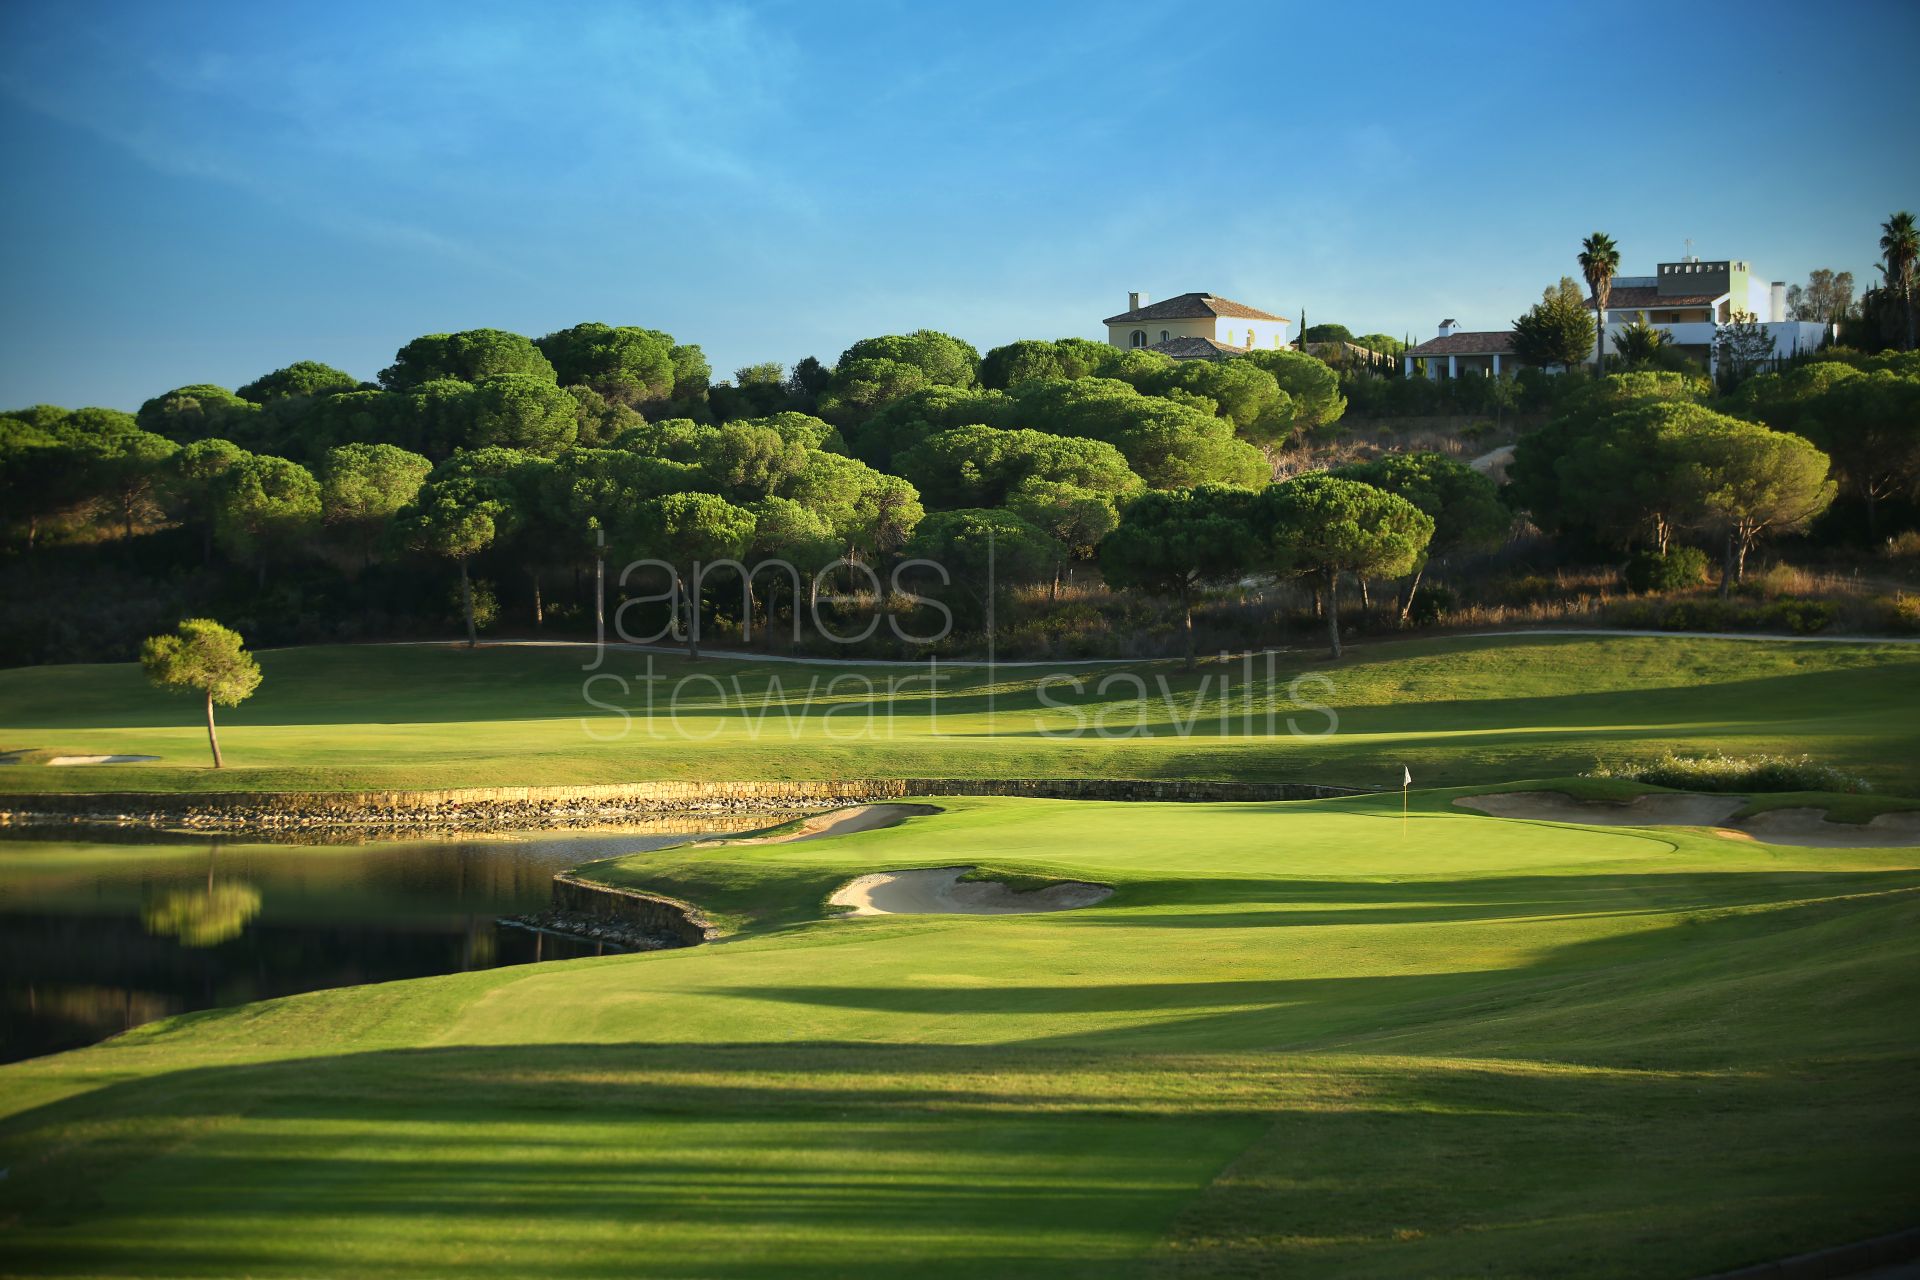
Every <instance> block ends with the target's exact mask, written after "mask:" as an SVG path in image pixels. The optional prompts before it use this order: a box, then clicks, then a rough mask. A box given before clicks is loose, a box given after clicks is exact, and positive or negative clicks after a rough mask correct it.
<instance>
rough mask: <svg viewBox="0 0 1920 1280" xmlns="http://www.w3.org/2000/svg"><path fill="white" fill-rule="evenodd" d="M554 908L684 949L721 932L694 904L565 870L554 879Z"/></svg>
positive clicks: (561, 913) (565, 914) (697, 944)
mask: <svg viewBox="0 0 1920 1280" xmlns="http://www.w3.org/2000/svg"><path fill="white" fill-rule="evenodd" d="M553 908H554V911H555V912H556V913H558V914H560V915H563V916H585V917H588V918H590V919H597V920H611V921H614V922H616V923H618V924H621V925H624V926H626V927H627V928H630V929H633V930H635V931H636V932H638V933H640V934H642V935H644V936H648V937H656V938H671V939H672V940H673V941H674V942H676V943H678V944H679V945H680V946H683V947H695V946H699V945H700V944H701V943H703V942H706V941H707V940H709V939H710V938H712V937H714V936H715V934H716V933H717V932H718V930H716V929H715V928H714V927H713V924H712V922H710V921H709V920H708V919H707V918H706V917H705V916H704V915H702V914H701V913H700V909H699V908H698V907H695V906H694V905H692V904H691V903H686V902H679V901H676V900H675V899H673V898H663V897H660V896H659V895H657V894H651V893H640V892H639V891H637V890H634V889H616V888H615V887H613V886H612V885H607V884H595V883H593V882H592V881H589V880H582V879H580V878H579V877H577V876H575V875H573V874H572V873H571V872H567V871H563V872H561V873H560V874H559V875H557V876H555V877H554V878H553Z"/></svg>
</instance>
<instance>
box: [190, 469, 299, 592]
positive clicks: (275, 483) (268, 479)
mask: <svg viewBox="0 0 1920 1280" xmlns="http://www.w3.org/2000/svg"><path fill="white" fill-rule="evenodd" d="M212 498H213V509H214V516H213V536H214V540H215V541H216V542H218V543H219V544H220V546H221V547H222V548H223V549H224V550H225V551H226V552H227V554H229V555H231V556H233V557H235V558H236V559H239V560H244V561H248V562H250V563H252V564H253V565H254V566H255V567H256V568H257V569H258V570H259V572H260V577H261V580H262V581H263V582H264V581H265V579H266V570H267V564H268V563H269V562H270V561H272V560H275V559H279V558H283V557H285V556H287V555H289V554H291V553H292V552H293V551H294V549H295V548H297V547H299V546H300V545H301V543H302V542H304V541H305V540H306V538H307V537H308V536H309V535H310V534H311V533H312V531H313V528H314V526H315V525H316V524H317V523H318V521H319V519H320V482H319V481H318V480H315V479H314V477H313V473H312V472H311V471H308V470H307V469H306V468H305V467H303V466H301V465H300V464H299V463H297V462H289V461H287V460H286V459H285V458H276V457H274V456H272V455H271V454H261V453H250V454H247V455H245V456H244V457H242V458H240V459H238V460H236V461H235V462H234V463H233V465H231V466H229V467H228V468H227V469H226V470H225V471H223V472H221V473H220V476H219V479H218V480H217V481H215V482H214V486H213V494H212Z"/></svg>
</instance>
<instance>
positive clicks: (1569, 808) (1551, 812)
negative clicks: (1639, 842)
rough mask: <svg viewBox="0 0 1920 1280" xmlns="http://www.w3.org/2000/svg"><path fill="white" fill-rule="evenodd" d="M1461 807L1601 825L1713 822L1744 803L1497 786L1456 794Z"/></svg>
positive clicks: (1671, 794)
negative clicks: (1586, 795)
mask: <svg viewBox="0 0 1920 1280" xmlns="http://www.w3.org/2000/svg"><path fill="white" fill-rule="evenodd" d="M1454 803H1455V804H1457V805H1459V806H1460V807H1461V808H1463V809H1478V810H1479V811H1480V812H1481V813H1490V814H1492V815H1493V816H1494V817H1496V818H1534V819H1538V820H1541V821H1545V822H1581V823H1585V824H1587V825H1588V826H1601V827H1719V826H1724V825H1726V821H1727V819H1728V818H1730V817H1732V816H1733V815H1734V814H1736V813H1738V812H1739V811H1740V810H1741V809H1744V808H1745V807H1746V804H1747V802H1746V801H1745V800H1744V799H1742V798H1741V797H1739V796H1696V795H1687V794H1685V793H1683V792H1678V791H1675V792H1652V793H1649V794H1647V795H1643V796H1635V797H1634V798H1633V799H1631V800H1628V801H1624V802H1622V801H1618V800H1575V799H1574V798H1573V797H1572V796H1570V795H1568V794H1566V793H1565V792H1564V791H1501V792H1496V793H1495V794H1493V795H1486V796H1461V797H1460V798H1459V799H1458V800H1455V801H1454Z"/></svg>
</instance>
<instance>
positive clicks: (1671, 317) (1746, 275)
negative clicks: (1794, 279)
mask: <svg viewBox="0 0 1920 1280" xmlns="http://www.w3.org/2000/svg"><path fill="white" fill-rule="evenodd" d="M1786 294H1787V286H1786V283H1785V282H1784V281H1780V280H1774V281H1771V282H1769V281H1767V280H1764V279H1761V278H1760V277H1757V276H1755V275H1754V274H1753V269H1752V267H1751V266H1750V265H1749V264H1747V263H1745V262H1736V261H1732V260H1727V261H1720V262H1702V261H1700V260H1699V259H1698V258H1688V259H1686V260H1685V261H1682V262H1662V263H1660V264H1659V268H1658V272H1657V274H1655V275H1650V276H1615V277H1614V279H1613V288H1612V291H1611V292H1610V293H1609V294H1608V297H1607V316H1606V329H1607V351H1608V352H1609V353H1611V352H1612V351H1613V349H1614V340H1615V339H1616V338H1617V337H1618V336H1619V334H1620V331H1621V330H1622V329H1624V328H1626V327H1627V326H1628V325H1631V324H1636V323H1639V322H1640V321H1642V320H1644V321H1645V322H1646V323H1647V324H1649V325H1652V326H1653V327H1654V328H1656V329H1664V330H1665V331H1666V333H1667V336H1668V337H1669V338H1671V339H1672V341H1673V346H1674V348H1675V349H1676V350H1677V351H1679V352H1680V353H1681V354H1682V355H1687V356H1691V357H1693V358H1694V359H1695V360H1698V361H1699V362H1700V364H1701V365H1702V366H1703V367H1705V368H1707V369H1708V370H1712V369H1713V367H1714V352H1713V344H1714V339H1715V338H1716V337H1717V336H1718V335H1719V333H1720V329H1721V327H1722V326H1724V325H1729V324H1732V323H1733V322H1734V321H1735V320H1736V319H1738V318H1739V317H1740V316H1742V315H1747V316H1753V317H1755V318H1757V319H1758V320H1759V321H1760V324H1761V326H1762V327H1763V328H1764V329H1765V330H1766V332H1767V335H1768V336H1769V337H1770V338H1772V339H1773V353H1774V355H1775V356H1776V357H1780V358H1784V357H1787V356H1791V355H1794V354H1795V353H1796V352H1800V351H1812V350H1814V349H1816V348H1817V347H1819V346H1820V345H1821V343H1823V342H1825V341H1826V340H1827V338H1828V337H1829V336H1830V334H1831V330H1830V329H1829V328H1828V326H1826V325H1823V324H1819V323H1816V322H1813V321H1805V320H1789V319H1787V299H1786ZM1587 305H1588V307H1589V308H1591V307H1592V306H1593V301H1592V299H1589V300H1588V302H1587ZM1403 358H1404V362H1405V367H1406V374H1407V376H1408V377H1409V378H1411V377H1413V376H1414V373H1415V371H1416V362H1419V363H1422V364H1424V365H1425V366H1426V372H1427V377H1429V378H1440V377H1447V378H1457V377H1459V376H1460V375H1461V374H1463V373H1477V374H1499V373H1512V372H1514V371H1515V370H1516V369H1517V368H1518V362H1517V357H1515V356H1514V354H1513V332H1512V330H1481V331H1477V332H1468V331H1466V330H1463V329H1461V328H1460V326H1459V323H1458V322H1457V321H1454V320H1442V321H1441V322H1440V333H1439V336H1438V337H1434V338H1429V339H1428V340H1427V341H1425V342H1423V343H1421V344H1420V345H1419V346H1417V347H1410V348H1408V349H1407V351H1406V353H1405V355H1404V357H1403Z"/></svg>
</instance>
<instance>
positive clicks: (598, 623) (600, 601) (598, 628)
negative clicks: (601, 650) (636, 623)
mask: <svg viewBox="0 0 1920 1280" xmlns="http://www.w3.org/2000/svg"><path fill="white" fill-rule="evenodd" d="M593 635H594V638H595V639H596V640H598V641H600V642H601V643H602V644H604V643H606V639H607V558H606V557H605V556H603V555H600V556H595V557H594V558H593Z"/></svg>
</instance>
